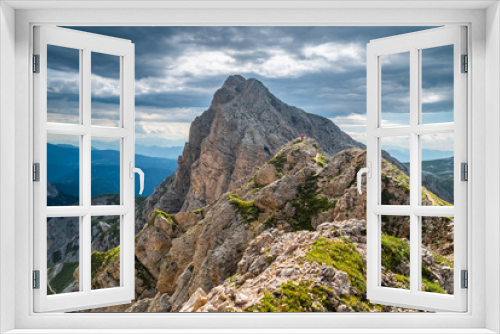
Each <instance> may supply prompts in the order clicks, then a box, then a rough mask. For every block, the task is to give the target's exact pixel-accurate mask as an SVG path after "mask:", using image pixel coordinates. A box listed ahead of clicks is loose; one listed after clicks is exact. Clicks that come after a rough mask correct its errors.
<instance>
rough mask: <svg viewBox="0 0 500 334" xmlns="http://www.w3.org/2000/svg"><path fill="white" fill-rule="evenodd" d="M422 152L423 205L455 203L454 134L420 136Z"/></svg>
mask: <svg viewBox="0 0 500 334" xmlns="http://www.w3.org/2000/svg"><path fill="white" fill-rule="evenodd" d="M420 145H421V149H422V151H421V154H422V187H423V188H422V205H428V206H449V205H453V203H454V174H455V173H454V151H453V148H454V135H453V133H440V134H432V135H422V136H420Z"/></svg>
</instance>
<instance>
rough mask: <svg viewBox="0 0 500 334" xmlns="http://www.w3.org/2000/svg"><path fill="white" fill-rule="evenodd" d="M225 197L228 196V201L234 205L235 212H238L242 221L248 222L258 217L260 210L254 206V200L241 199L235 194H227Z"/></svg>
mask: <svg viewBox="0 0 500 334" xmlns="http://www.w3.org/2000/svg"><path fill="white" fill-rule="evenodd" d="M227 197H228V198H229V203H231V205H232V206H234V208H235V209H236V212H238V213H239V214H240V216H241V218H242V219H243V221H244V222H246V223H250V222H252V221H254V220H257V219H259V214H260V211H259V209H258V208H257V207H256V206H255V202H254V201H243V200H241V199H239V197H238V196H237V195H235V194H229V195H227Z"/></svg>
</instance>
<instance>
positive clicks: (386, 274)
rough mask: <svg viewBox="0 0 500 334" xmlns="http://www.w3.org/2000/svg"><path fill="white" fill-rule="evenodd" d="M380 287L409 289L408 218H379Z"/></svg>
mask: <svg viewBox="0 0 500 334" xmlns="http://www.w3.org/2000/svg"><path fill="white" fill-rule="evenodd" d="M381 220H382V225H381V226H382V231H381V232H382V233H381V257H380V259H381V261H382V263H381V265H382V277H381V285H382V286H384V287H389V288H397V289H410V240H409V238H410V217H406V216H381Z"/></svg>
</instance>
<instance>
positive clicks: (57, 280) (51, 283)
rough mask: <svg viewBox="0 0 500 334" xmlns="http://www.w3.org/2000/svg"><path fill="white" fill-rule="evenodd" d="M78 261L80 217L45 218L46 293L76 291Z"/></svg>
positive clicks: (77, 289)
mask: <svg viewBox="0 0 500 334" xmlns="http://www.w3.org/2000/svg"><path fill="white" fill-rule="evenodd" d="M79 263H80V218H79V217H58V218H48V219H47V295H54V294H61V293H68V292H76V291H79V286H78V277H79V275H78V269H79V267H78V265H79Z"/></svg>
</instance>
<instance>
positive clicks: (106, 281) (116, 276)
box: [91, 216, 121, 290]
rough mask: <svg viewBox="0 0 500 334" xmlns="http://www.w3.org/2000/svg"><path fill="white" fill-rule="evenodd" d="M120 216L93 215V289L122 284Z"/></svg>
mask: <svg viewBox="0 0 500 334" xmlns="http://www.w3.org/2000/svg"><path fill="white" fill-rule="evenodd" d="M120 223H121V222H120V216H102V217H92V224H91V225H92V247H91V248H92V256H91V266H92V290H98V289H106V288H113V287H118V286H120V230H121V229H120Z"/></svg>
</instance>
